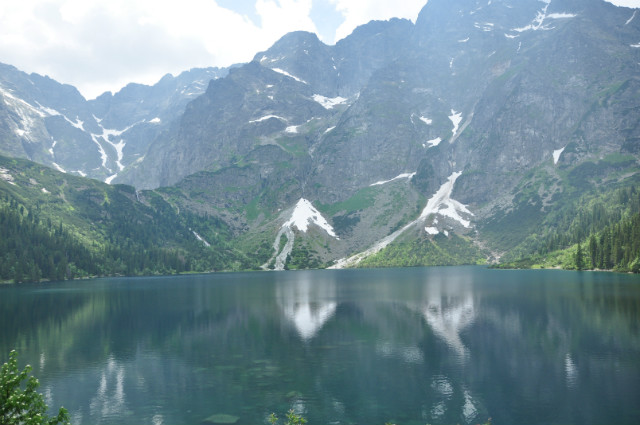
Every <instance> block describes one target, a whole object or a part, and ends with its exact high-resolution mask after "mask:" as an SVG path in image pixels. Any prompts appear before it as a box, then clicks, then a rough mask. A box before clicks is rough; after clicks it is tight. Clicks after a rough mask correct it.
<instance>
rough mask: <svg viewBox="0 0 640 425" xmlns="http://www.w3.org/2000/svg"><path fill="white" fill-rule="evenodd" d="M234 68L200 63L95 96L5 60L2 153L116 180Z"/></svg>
mask: <svg viewBox="0 0 640 425" xmlns="http://www.w3.org/2000/svg"><path fill="white" fill-rule="evenodd" d="M226 72H227V70H220V69H215V68H207V69H194V70H191V71H187V72H184V73H182V74H181V75H179V76H178V77H172V76H171V75H167V76H165V77H164V78H163V79H162V80H160V82H158V83H157V84H156V85H155V86H143V85H140V84H130V85H128V86H127V87H125V88H124V89H122V90H121V91H120V92H118V93H116V94H115V95H112V94H111V93H105V94H103V95H101V96H100V97H98V98H97V99H94V100H91V101H87V100H85V99H84V97H82V95H81V94H80V93H79V92H78V90H76V89H75V88H74V87H72V86H69V85H63V84H60V83H58V82H56V81H54V80H52V79H50V78H48V77H42V76H40V75H37V74H30V75H27V74H25V73H23V72H21V71H18V70H17V69H15V68H14V67H12V66H9V65H2V64H0V134H1V135H2V138H1V139H0V153H2V154H7V155H12V156H17V157H23V158H28V159H30V160H33V161H36V162H39V163H41V164H45V165H48V166H50V167H53V168H56V169H58V170H60V171H64V172H69V173H73V174H78V175H82V176H88V177H92V178H96V179H100V180H106V181H108V182H111V181H113V180H114V179H115V178H116V177H117V175H118V174H119V173H121V172H122V171H123V170H125V169H126V168H127V166H128V165H130V164H132V163H134V162H135V161H137V160H139V159H142V157H143V156H144V154H145V153H146V151H147V149H148V147H149V144H150V143H151V142H152V141H153V140H154V139H155V138H156V137H157V136H158V135H159V134H160V133H161V132H162V131H163V130H165V129H167V128H168V127H169V125H170V123H171V122H173V121H174V120H175V119H177V118H178V117H179V116H180V115H181V114H182V113H183V112H184V108H185V106H186V104H187V102H188V101H190V100H192V99H194V98H195V97H197V96H199V95H200V94H202V93H204V91H205V90H206V87H207V85H208V83H209V80H211V79H214V78H219V77H221V76H224V75H226Z"/></svg>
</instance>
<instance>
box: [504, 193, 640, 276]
mask: <svg viewBox="0 0 640 425" xmlns="http://www.w3.org/2000/svg"><path fill="white" fill-rule="evenodd" d="M556 229H566V230H564V231H552V232H549V234H547V236H546V237H545V238H542V239H541V240H540V241H538V244H537V249H536V250H535V253H534V255H533V258H528V259H527V258H522V259H520V260H517V261H515V262H514V263H513V264H509V265H511V266H513V265H514V264H515V265H516V266H518V265H525V266H526V265H527V264H533V263H534V262H535V261H537V260H535V258H538V259H540V258H543V257H544V256H545V255H546V254H549V253H552V252H554V251H560V250H566V249H569V248H570V247H572V246H576V245H577V247H576V249H575V253H574V254H573V265H572V266H573V268H575V269H578V270H583V269H600V270H617V271H630V272H634V273H638V272H640V191H638V190H637V189H636V188H635V186H630V187H624V188H619V189H617V190H615V191H614V192H613V193H610V194H608V195H606V196H601V197H600V198H598V199H595V200H592V201H591V203H590V204H589V205H588V206H576V207H574V208H571V209H570V210H567V211H566V212H565V213H564V214H563V216H562V217H560V218H559V219H558V223H557V227H556ZM569 267H571V265H570V266H569Z"/></svg>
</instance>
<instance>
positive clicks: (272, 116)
mask: <svg viewBox="0 0 640 425" xmlns="http://www.w3.org/2000/svg"><path fill="white" fill-rule="evenodd" d="M271 118H275V119H277V120H280V121H284V122H287V120H286V119H285V118H282V117H279V116H277V115H265V116H264V117H260V118H258V119H255V120H251V121H249V124H253V123H257V122H262V121H266V120H270V119H271Z"/></svg>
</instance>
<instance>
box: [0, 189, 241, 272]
mask: <svg viewBox="0 0 640 425" xmlns="http://www.w3.org/2000/svg"><path fill="white" fill-rule="evenodd" d="M5 202H6V203H4V204H2V203H0V281H12V282H15V283H22V282H38V281H41V280H66V279H74V278H79V277H91V276H118V275H120V276H136V275H152V274H175V273H183V272H190V271H202V272H204V271H212V270H222V269H230V268H245V269H248V268H251V267H252V264H251V262H250V261H249V260H248V259H247V258H246V257H244V256H239V254H238V253H237V252H236V251H235V250H233V249H232V248H230V247H228V246H227V245H226V244H223V243H222V241H220V240H219V239H220V238H221V237H222V236H220V237H217V238H216V235H214V234H211V237H212V238H216V239H212V241H213V243H216V242H218V243H219V246H216V245H214V246H212V247H205V246H204V244H203V243H202V242H201V241H198V240H197V239H196V238H195V236H194V235H193V234H192V233H191V231H190V230H189V228H187V227H186V226H185V225H184V224H181V223H180V222H179V220H178V218H177V217H176V216H173V217H167V216H168V214H157V215H156V214H154V215H153V217H152V219H149V216H148V215H147V216H146V217H145V218H146V219H140V217H139V216H137V215H136V214H134V213H132V212H131V211H118V210H117V209H115V208H109V207H106V208H105V211H107V213H110V214H112V217H111V219H110V220H109V221H108V223H102V226H103V228H104V229H105V233H106V235H107V236H106V238H105V240H104V241H92V244H91V245H89V246H88V245H85V244H83V243H81V242H80V241H79V240H78V238H77V237H76V236H75V235H74V234H73V233H72V232H70V231H69V230H68V229H67V228H66V227H65V226H63V225H62V224H61V223H57V224H54V223H52V221H51V219H49V218H47V219H44V220H41V219H40V218H39V215H40V214H39V211H38V209H37V208H33V209H32V210H27V209H26V208H25V207H24V206H23V205H21V204H19V203H18V202H17V201H16V200H14V199H9V198H8V197H7V198H6V199H5ZM188 221H190V222H191V223H195V222H197V219H196V218H194V217H189V220H188ZM205 224H206V223H205ZM215 224H217V225H220V223H219V222H216V223H215ZM225 236H226V235H225Z"/></svg>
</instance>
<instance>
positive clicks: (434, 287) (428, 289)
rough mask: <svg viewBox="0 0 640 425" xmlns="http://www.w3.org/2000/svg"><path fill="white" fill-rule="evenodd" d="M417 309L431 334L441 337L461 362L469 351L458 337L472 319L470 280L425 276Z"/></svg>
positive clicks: (471, 322)
mask: <svg viewBox="0 0 640 425" xmlns="http://www.w3.org/2000/svg"><path fill="white" fill-rule="evenodd" d="M410 305H411V304H410ZM414 308H416V307H414ZM417 308H418V310H419V311H420V312H421V313H422V315H423V316H424V318H425V320H426V322H427V324H428V325H429V326H430V328H431V330H432V331H433V333H434V334H436V335H437V336H438V337H439V338H441V339H442V340H443V341H444V342H445V343H446V344H447V346H448V347H449V348H451V349H452V350H453V351H454V352H455V354H456V355H457V356H458V358H459V359H461V360H464V359H465V358H466V357H468V355H469V349H468V348H467V347H466V346H465V344H464V343H463V341H462V338H461V336H460V335H461V333H462V332H463V331H464V330H465V329H468V328H469V327H470V326H471V325H472V324H473V322H474V320H475V318H476V308H475V304H474V297H473V287H472V282H471V281H470V280H468V279H455V280H451V279H448V280H445V278H444V277H443V276H440V275H435V276H428V277H427V279H426V282H425V284H424V287H423V300H422V302H421V304H420V305H418V306H417Z"/></svg>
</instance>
